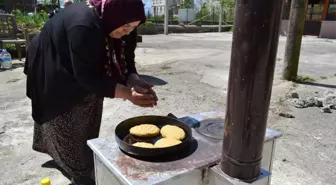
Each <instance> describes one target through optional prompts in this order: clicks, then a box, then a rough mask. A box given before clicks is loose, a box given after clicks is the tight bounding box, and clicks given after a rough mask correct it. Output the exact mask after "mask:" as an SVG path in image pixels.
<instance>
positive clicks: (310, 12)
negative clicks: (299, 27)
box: [306, 0, 324, 20]
mask: <svg viewBox="0 0 336 185" xmlns="http://www.w3.org/2000/svg"><path fill="white" fill-rule="evenodd" d="M323 9H324V0H309V1H308V7H307V15H306V19H307V20H322V17H323Z"/></svg>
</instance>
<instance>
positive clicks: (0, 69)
mask: <svg viewBox="0 0 336 185" xmlns="http://www.w3.org/2000/svg"><path fill="white" fill-rule="evenodd" d="M20 67H24V63H15V64H13V65H12V68H10V69H3V68H0V72H3V71H10V70H13V69H16V68H20Z"/></svg>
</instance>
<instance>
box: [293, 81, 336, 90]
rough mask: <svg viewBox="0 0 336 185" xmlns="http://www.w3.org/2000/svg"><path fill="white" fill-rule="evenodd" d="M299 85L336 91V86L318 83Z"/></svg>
mask: <svg viewBox="0 0 336 185" xmlns="http://www.w3.org/2000/svg"><path fill="white" fill-rule="evenodd" d="M299 84H303V85H311V86H316V87H325V88H333V89H336V85H330V84H321V83H316V82H304V83H299Z"/></svg>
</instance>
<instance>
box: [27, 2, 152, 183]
mask: <svg viewBox="0 0 336 185" xmlns="http://www.w3.org/2000/svg"><path fill="white" fill-rule="evenodd" d="M143 22H145V14H144V5H143V3H142V1H141V0H106V2H104V1H103V2H102V1H101V0H91V1H90V3H89V4H88V5H87V4H86V3H75V4H72V5H71V6H69V7H67V8H66V9H64V10H62V11H61V12H59V13H58V14H55V15H54V16H53V17H52V18H51V19H50V20H49V21H48V22H47V23H46V24H45V26H44V27H43V29H42V30H41V32H40V34H39V35H37V36H36V37H35V38H34V39H33V40H32V41H31V43H30V45H29V49H28V55H27V58H26V65H25V70H24V72H25V74H27V96H28V97H29V98H30V99H31V101H32V117H33V119H34V121H35V124H34V140H33V149H34V150H36V151H38V152H43V153H47V154H49V155H50V156H51V157H52V158H53V159H54V161H55V162H56V163H57V164H58V165H59V166H60V167H61V168H62V169H63V170H64V171H65V172H66V173H68V174H69V175H70V176H71V177H72V181H73V183H74V184H84V183H83V181H85V182H86V181H87V179H88V178H87V177H89V176H92V172H93V157H92V152H91V151H90V149H89V148H88V146H87V145H86V141H87V140H89V139H93V138H97V137H98V135H99V129H100V124H101V117H102V108H103V99H104V97H108V98H123V99H127V100H129V101H131V102H132V103H133V104H135V105H138V106H141V107H153V106H154V105H156V101H157V97H156V95H155V92H154V91H153V90H152V89H151V87H152V86H151V85H149V84H148V83H146V82H145V81H142V80H141V79H140V78H139V76H138V75H137V71H136V68H135V64H134V49H135V46H136V32H135V31H133V30H135V28H136V27H137V26H139V25H140V24H141V23H143ZM132 31H133V32H132ZM130 33H131V34H130ZM128 34H130V35H128ZM125 35H128V36H126V37H124V38H123V39H121V38H122V37H123V36H125ZM123 40H124V41H125V42H124V41H123ZM123 54H125V55H123ZM83 179H84V180H83Z"/></svg>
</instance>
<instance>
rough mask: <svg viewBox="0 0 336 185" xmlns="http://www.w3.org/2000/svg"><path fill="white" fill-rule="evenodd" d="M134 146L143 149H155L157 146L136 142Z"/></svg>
mask: <svg viewBox="0 0 336 185" xmlns="http://www.w3.org/2000/svg"><path fill="white" fill-rule="evenodd" d="M133 146H136V147H141V148H155V146H154V145H153V144H152V143H146V142H136V143H134V144H133Z"/></svg>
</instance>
